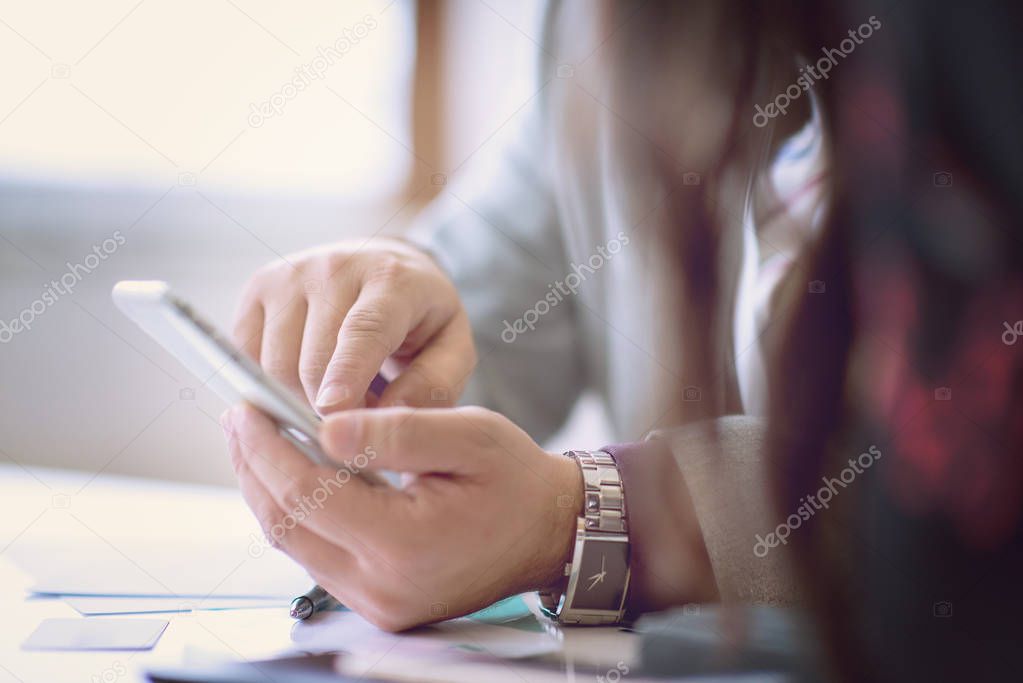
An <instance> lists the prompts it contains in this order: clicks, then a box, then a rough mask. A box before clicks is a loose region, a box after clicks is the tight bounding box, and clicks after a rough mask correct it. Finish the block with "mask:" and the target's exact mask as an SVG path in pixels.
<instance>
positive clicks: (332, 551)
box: [224, 406, 583, 631]
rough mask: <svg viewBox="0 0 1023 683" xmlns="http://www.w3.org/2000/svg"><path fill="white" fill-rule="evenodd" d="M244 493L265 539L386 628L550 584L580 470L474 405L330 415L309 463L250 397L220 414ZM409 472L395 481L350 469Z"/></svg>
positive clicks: (566, 537) (577, 510)
mask: <svg viewBox="0 0 1023 683" xmlns="http://www.w3.org/2000/svg"><path fill="white" fill-rule="evenodd" d="M224 427H225V431H226V432H227V434H228V440H229V444H230V451H231V461H232V463H233V464H234V467H235V471H236V473H237V474H238V479H239V483H240V485H241V490H242V494H243V495H244V497H245V500H246V502H247V503H248V504H249V507H250V508H252V510H253V512H254V513H255V514H256V517H257V518H258V519H259V521H260V524H261V525H262V527H263V530H264V532H265V533H266V536H267V539H268V540H269V541H270V542H272V543H273V544H274V545H275V546H277V547H279V548H281V549H282V550H283V551H284V552H286V553H288V554H289V555H290V556H291V557H293V558H294V559H295V560H296V561H297V562H299V563H300V564H301V565H302V566H303V567H305V568H306V570H308V572H309V574H310V575H311V576H312V577H313V579H315V580H316V582H317V583H318V584H319V585H321V586H323V587H324V588H325V589H327V591H329V592H330V593H331V595H333V596H335V597H336V598H338V599H339V600H341V601H342V602H344V603H345V604H346V605H348V606H349V607H351V608H352V609H354V610H356V611H357V612H359V613H360V614H362V615H363V616H364V617H366V618H367V619H368V620H369V621H371V622H373V623H374V624H376V625H378V626H380V627H381V628H384V629H387V630H391V631H397V630H402V629H405V628H410V627H412V626H415V625H418V624H423V623H427V622H431V621H438V620H440V619H445V618H450V617H456V616H460V615H463V614H467V613H470V612H473V611H475V610H477V609H480V608H482V607H484V606H486V605H489V604H491V603H492V602H494V601H496V600H498V599H500V598H502V597H505V596H508V595H513V594H515V593H519V592H523V591H527V590H536V589H539V588H543V587H547V586H552V585H554V584H555V583H556V582H557V581H558V579H559V578H560V577H561V576H562V570H563V568H564V566H565V562H567V561H568V560H569V559H570V557H571V552H572V546H573V542H574V532H575V523H576V522H575V520H576V518H577V517H578V515H580V514H581V511H582V492H583V485H582V476H581V474H580V472H579V468H578V466H577V465H576V464H575V463H574V462H573V461H572V460H571V459H570V458H564V457H561V456H556V455H551V454H549V453H546V452H544V451H543V450H541V449H540V447H539V446H537V445H536V444H535V443H534V442H533V441H532V439H530V438H529V436H528V435H527V434H526V433H525V432H523V431H522V430H520V429H519V428H518V427H516V426H515V425H513V424H512V423H511V422H509V421H508V420H507V419H505V418H504V417H502V416H500V415H498V414H496V413H492V412H490V411H487V410H484V409H482V408H455V409H434V410H416V409H409V408H386V409H372V410H353V411H348V412H343V413H337V414H334V415H331V416H330V417H329V418H327V420H326V421H325V423H324V425H323V428H322V430H321V432H320V441H321V443H322V444H323V446H324V448H325V449H326V450H327V452H328V453H329V454H330V455H331V457H332V458H333V459H334V460H335V461H336V462H338V463H345V465H344V467H342V468H341V469H336V470H335V469H332V468H328V467H320V466H317V465H314V464H312V463H311V462H310V461H309V460H308V459H306V458H305V456H303V455H302V454H300V453H299V452H298V451H297V450H296V449H295V448H294V447H293V446H292V445H291V444H290V443H288V442H287V441H286V440H284V439H283V438H282V437H280V436H279V435H278V433H277V431H276V429H275V428H274V426H273V425H272V424H271V422H270V421H269V420H268V419H267V418H266V417H265V416H264V415H263V414H262V413H260V412H258V411H257V410H255V409H253V408H250V407H245V406H243V407H237V408H233V409H232V410H231V411H229V412H228V413H227V414H225V418H224ZM366 469H369V470H391V471H396V472H402V473H412V474H413V475H414V476H413V477H412V479H411V481H410V483H409V484H408V485H406V486H405V487H404V488H401V489H398V488H394V487H391V486H386V485H372V484H369V483H367V482H366V481H364V480H363V479H362V478H360V477H358V476H352V473H353V472H358V471H361V470H366Z"/></svg>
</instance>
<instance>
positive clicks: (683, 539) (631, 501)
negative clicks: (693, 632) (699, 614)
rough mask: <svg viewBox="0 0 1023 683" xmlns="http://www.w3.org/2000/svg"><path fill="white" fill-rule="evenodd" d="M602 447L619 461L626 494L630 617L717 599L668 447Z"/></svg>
mask: <svg viewBox="0 0 1023 683" xmlns="http://www.w3.org/2000/svg"><path fill="white" fill-rule="evenodd" d="M601 450H602V451H605V452H607V453H610V454H611V456H612V457H613V458H614V459H615V463H616V464H617V465H618V472H619V474H620V475H621V479H622V489H623V492H624V496H625V512H626V520H627V524H628V531H629V567H630V569H631V575H630V579H629V590H628V593H627V594H626V600H625V604H626V616H627V618H629V619H634V618H636V617H638V616H639V615H641V614H644V613H646V612H655V611H658V610H662V609H665V608H667V607H670V606H672V605H678V604H685V603H687V602H705V601H707V600H712V599H715V598H716V597H717V589H716V586H715V585H714V583H713V576H712V572H711V570H710V560H709V558H708V557H707V551H706V548H705V547H704V543H703V537H702V534H701V532H700V526H699V522H698V521H697V519H696V514H695V512H694V509H693V504H692V501H691V499H690V497H689V490H688V487H687V486H686V482H685V478H684V477H683V476H682V472H681V470H680V469H679V467H678V464H677V463H676V461H675V457H674V455H673V454H672V452H671V448H670V447H669V445H668V444H667V443H665V442H664V441H661V440H656V439H655V440H650V441H643V442H640V443H630V444H617V445H612V446H606V447H604V448H602V449H601Z"/></svg>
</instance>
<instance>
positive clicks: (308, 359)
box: [298, 299, 351, 405]
mask: <svg viewBox="0 0 1023 683" xmlns="http://www.w3.org/2000/svg"><path fill="white" fill-rule="evenodd" d="M350 305H351V302H350V301H345V302H343V303H341V305H334V304H332V303H330V302H328V301H326V300H323V301H321V300H318V299H310V300H309V312H308V313H307V314H306V319H305V330H304V331H303V333H302V345H301V352H300V353H301V355H300V358H299V365H298V377H299V380H300V381H301V383H302V388H303V389H304V390H305V395H306V398H308V399H309V404H310V405H312V404H314V403H315V402H316V394H317V393H319V391H320V385H321V383H322V382H323V374H324V373H325V372H326V370H327V364H328V363H329V362H330V359H331V357H332V356H333V355H334V349H335V347H336V346H337V333H338V330H339V329H340V328H341V321H342V320H344V317H345V312H346V311H347V310H348V308H349V306H350Z"/></svg>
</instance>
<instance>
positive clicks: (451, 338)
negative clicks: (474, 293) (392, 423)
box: [380, 313, 476, 408]
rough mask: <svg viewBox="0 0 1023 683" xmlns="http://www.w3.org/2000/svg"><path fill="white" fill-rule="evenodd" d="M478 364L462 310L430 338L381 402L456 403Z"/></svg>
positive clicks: (434, 405)
mask: <svg viewBox="0 0 1023 683" xmlns="http://www.w3.org/2000/svg"><path fill="white" fill-rule="evenodd" d="M475 367H476V349H475V346H474V345H473V341H472V330H471V329H470V326H469V319H468V317H467V316H466V315H465V314H464V313H462V314H460V315H459V316H458V317H456V318H455V319H453V320H452V321H451V322H449V323H448V324H447V325H445V326H444V327H443V328H442V329H441V331H440V332H438V333H437V335H436V336H435V337H434V338H433V339H431V340H430V342H429V344H428V345H427V346H426V348H424V349H423V350H422V351H421V352H420V353H419V355H417V356H416V357H415V359H413V361H412V362H411V363H410V364H409V366H408V367H407V368H405V370H404V371H403V372H402V373H401V374H400V375H398V376H397V377H396V378H395V379H394V381H393V382H392V383H391V385H390V386H389V387H388V388H387V390H386V391H384V393H383V394H382V395H381V396H380V405H382V406H393V405H401V404H405V405H410V406H431V407H438V408H439V407H445V406H450V405H454V402H455V400H456V399H457V397H458V396H459V394H461V393H462V388H463V387H464V386H465V382H466V380H468V378H469V375H471V374H472V371H473V368H475Z"/></svg>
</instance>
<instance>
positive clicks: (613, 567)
mask: <svg viewBox="0 0 1023 683" xmlns="http://www.w3.org/2000/svg"><path fill="white" fill-rule="evenodd" d="M628 569H629V544H628V543H622V542H621V541H601V540H597V539H593V538H587V539H586V545H585V546H584V548H583V556H582V560H581V561H580V562H579V580H578V583H576V586H575V595H574V596H573V598H572V604H571V605H570V607H571V608H572V609H605V610H617V609H618V608H619V606H620V605H621V603H622V591H623V589H624V588H625V573H626V572H627V571H628Z"/></svg>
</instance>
